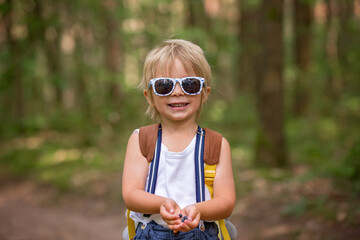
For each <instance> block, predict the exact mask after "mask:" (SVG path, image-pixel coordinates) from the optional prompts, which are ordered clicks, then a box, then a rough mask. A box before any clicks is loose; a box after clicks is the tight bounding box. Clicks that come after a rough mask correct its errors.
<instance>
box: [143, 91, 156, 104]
mask: <svg viewBox="0 0 360 240" xmlns="http://www.w3.org/2000/svg"><path fill="white" fill-rule="evenodd" d="M150 94H151V92H150V91H147V90H144V96H145V98H146V101H147V102H148V103H149V105H150V106H151V107H155V105H154V101H153V99H152V98H151V97H150V96H149V95H150Z"/></svg>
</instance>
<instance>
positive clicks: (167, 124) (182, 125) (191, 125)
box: [161, 120, 198, 133]
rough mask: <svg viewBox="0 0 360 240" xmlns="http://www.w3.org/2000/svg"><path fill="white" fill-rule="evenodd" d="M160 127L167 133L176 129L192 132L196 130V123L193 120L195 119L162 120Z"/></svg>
mask: <svg viewBox="0 0 360 240" xmlns="http://www.w3.org/2000/svg"><path fill="white" fill-rule="evenodd" d="M161 127H162V129H163V131H165V132H168V133H174V132H177V131H182V132H184V133H186V132H189V133H193V132H194V131H196V129H197V127H198V125H197V123H196V122H195V120H189V121H180V122H173V121H162V122H161Z"/></svg>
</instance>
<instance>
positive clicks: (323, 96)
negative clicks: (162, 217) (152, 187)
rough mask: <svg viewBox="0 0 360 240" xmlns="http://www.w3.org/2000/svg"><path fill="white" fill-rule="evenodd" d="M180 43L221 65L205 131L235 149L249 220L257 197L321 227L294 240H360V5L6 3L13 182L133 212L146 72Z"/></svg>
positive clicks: (4, 99) (4, 141)
mask: <svg viewBox="0 0 360 240" xmlns="http://www.w3.org/2000/svg"><path fill="white" fill-rule="evenodd" d="M169 38H183V39H186V40H190V41H192V42H194V43H196V44H198V45H199V46H201V47H202V48H203V49H204V52H205V54H206V57H207V59H208V61H209V63H210V65H211V67H212V71H213V78H212V83H213V85H212V92H211V97H210V101H209V102H208V103H207V104H206V105H207V106H205V109H204V112H203V114H202V117H201V119H200V122H199V123H200V125H202V126H206V127H210V128H212V129H214V130H217V131H219V132H221V133H222V134H223V135H224V136H225V137H226V138H227V139H228V140H229V142H230V144H231V147H232V156H233V168H234V174H235V176H234V177H235V180H236V188H237V195H238V201H239V204H238V205H237V207H236V209H235V213H236V214H238V215H236V214H235V215H236V216H238V217H239V218H242V217H243V218H246V213H247V212H246V211H247V210H246V209H248V207H249V205H246V204H245V203H244V202H241V201H242V200H241V199H246V196H250V197H255V198H256V196H257V197H258V198H257V200H259V199H262V200H263V201H260V200H259V201H258V202H257V203H258V204H260V205H261V204H263V203H264V202H265V201H266V202H272V201H271V199H272V200H273V202H274V203H275V202H277V203H278V204H279V206H278V208H276V209H277V210H278V214H279V216H280V217H279V219H280V220H279V219H278V220H277V221H288V222H291V221H290V220H289V219H292V221H294V223H298V222H299V221H300V222H308V221H310V220H311V221H312V222H311V224H310V225H309V226H308V228H306V227H305V228H301V229H300V228H299V229H297V228H291V229H290V230H289V231H285V232H284V231H281V230H280V233H278V234H280V235H281V234H282V235H283V236H285V238H284V239H306V236H307V235H306V234H305V235H304V233H305V232H307V233H308V234H310V233H309V231H310V232H311V231H312V232H311V234H310V235H311V236H312V237H311V238H309V239H321V237H322V236H326V234H327V232H328V229H331V228H334V229H337V231H340V230H341V231H340V233H339V234H340V235H338V236H339V238H337V235H336V234H335V235H334V236H335V237H334V238H333V239H343V238H340V236H342V237H343V236H348V239H356V238H357V237H359V236H360V232H359V230H355V229H359V225H360V221H359V219H360V207H359V206H360V204H359V202H360V198H359V194H360V124H359V122H360V81H359V80H360V79H359V76H360V0H342V1H340V0H283V1H281V0H267V1H261V0H241V1H236V0H223V1H220V0H203V1H200V0H195V1H191V0H174V1H170V0H156V1H148V0H104V1H100V0H93V1H91V0H77V1H70V0H64V1H44V0H28V1H19V0H0V111H1V115H0V166H1V169H0V174H1V176H2V177H1V178H0V179H2V180H5V179H6V181H3V182H9V181H10V182H11V181H13V182H14V181H15V182H16V181H19V180H18V179H21V180H26V181H28V180H30V181H32V182H35V183H36V184H39V185H42V186H43V185H46V186H48V187H50V188H54V189H56V191H57V192H58V194H59V196H60V195H64V196H66V194H68V193H69V192H73V193H74V192H75V193H78V194H80V195H83V196H88V197H93V196H101V197H102V198H106V199H107V200H109V201H111V202H113V203H121V204H122V198H121V189H120V186H121V182H120V179H121V176H120V175H121V172H122V165H123V159H124V154H125V149H126V144H127V139H128V137H129V135H130V134H131V132H132V131H133V130H134V129H136V128H138V127H140V126H142V125H145V124H150V123H151V120H150V119H148V118H147V117H146V116H145V114H144V113H145V109H146V107H147V103H146V101H145V99H144V97H143V94H142V93H141V91H140V90H138V88H137V86H138V84H139V82H140V79H141V77H142V65H143V61H144V58H145V56H146V53H147V52H148V51H149V50H150V49H151V48H153V47H154V46H155V45H156V44H158V43H160V42H161V41H163V40H165V39H169ZM119 176H120V177H119ZM114 179H116V181H117V183H114ZM271 193H272V194H271ZM259 194H260V195H259ZM259 196H260V198H259ZM250 199H251V200H252V201H250V202H255V201H256V199H254V198H250ZM244 204H245V205H244ZM249 204H250V203H249ZM259 209H260V208H259ZM253 211H256V207H255V208H254V209H253ZM259 211H260V210H259ZM254 214H255V213H254ZM255 215H256V214H255ZM266 217H267V215H266V213H265V214H264V215H263V216H261V217H259V218H263V219H266ZM313 219H317V220H316V221H315V222H316V223H317V225H316V224H315V225H316V226H317V228H315V230H314V220H313ZM248 220H249V219H248ZM258 220H259V219H258ZM236 221H238V222H239V221H242V220H235V222H236ZM269 221H271V220H269ZM255 222H256V221H254V223H255ZM306 226H307V225H306ZM339 229H340V230H339ZM260 233H261V231H260ZM260 233H259V232H258V233H255V232H254V236H255V235H256V234H260ZM289 234H290V235H291V236H292V237H291V238H290V237H289V236H290V235H289ZM314 234H315V235H316V234H317V235H316V236H318V237H316V238H313V237H314ZM346 234H348V235H346ZM0 235H1V234H0ZM256 236H257V237H259V236H260V235H256ZM261 236H262V238H259V239H270V238H265V237H264V235H261ZM304 236H305V237H304ZM355 236H356V237H355ZM278 237H279V236H278ZM351 237H354V238H351ZM250 239H258V238H255V237H254V238H250ZM274 239H280V238H274ZM327 239H330V238H327Z"/></svg>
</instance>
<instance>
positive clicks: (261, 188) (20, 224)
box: [0, 171, 360, 240]
mask: <svg viewBox="0 0 360 240" xmlns="http://www.w3.org/2000/svg"><path fill="white" fill-rule="evenodd" d="M252 174H253V172H251V171H250V172H249V171H248V172H243V174H242V176H243V177H244V178H243V179H242V181H244V182H246V179H249V176H251V175H252ZM117 180H119V179H117ZM248 183H249V184H250V182H249V181H248ZM251 184H252V185H253V186H254V187H253V188H252V189H251V191H247V192H246V194H245V193H244V194H242V196H238V202H237V205H236V207H235V210H234V213H233V216H232V218H231V221H232V222H233V223H234V224H235V226H236V227H237V229H238V238H237V239H240V240H257V239H264V240H275V239H277V240H285V239H287V240H292V239H295V240H320V239H326V240H331V239H334V240H337V239H338V240H341V239H347V240H359V239H360V208H359V206H360V205H357V206H358V207H354V206H356V204H359V202H358V198H354V199H355V200H349V198H348V196H347V195H344V194H342V193H341V192H336V191H335V190H334V189H332V187H331V186H330V185H329V182H328V181H327V180H326V179H316V180H314V181H310V182H308V183H307V184H306V185H304V184H302V185H301V186H300V185H298V184H294V183H271V182H267V181H265V180H263V179H262V180H261V179H256V180H254V179H252V181H251ZM102 187H104V188H105V187H106V186H102ZM321 194H327V196H331V197H328V198H327V200H326V201H325V200H321V199H323V198H321V197H320V198H319V196H322V195H321ZM304 196H306V197H307V200H306V201H305V200H304V199H303V197H304ZM108 199H109V198H108V197H104V196H103V195H101V194H100V195H88V194H80V193H78V192H77V193H61V194H59V192H58V191H56V190H54V189H53V188H51V187H50V186H44V185H40V184H38V183H35V182H33V181H31V180H26V179H22V180H18V179H16V180H14V179H4V178H1V182H0V240H73V239H74V240H75V239H76V240H99V239H105V240H121V239H122V236H121V234H122V230H123V229H124V227H125V217H124V209H125V207H124V206H123V204H122V202H121V200H119V199H118V198H115V199H117V200H119V201H118V202H116V201H114V200H110V201H109V200H108ZM309 199H315V200H314V201H310V200H309ZM319 199H320V200H319ZM329 199H335V200H336V201H332V200H329ZM334 202H336V204H335V205H334ZM316 204H318V205H319V206H317V205H316ZM284 206H285V207H284ZM314 206H315V207H314ZM314 209H315V210H314ZM329 209H334V211H330V213H331V214H329V213H328V212H329ZM311 210H313V211H311ZM325 210H326V211H325ZM324 212H325V213H327V214H328V215H329V216H327V214H325V213H324Z"/></svg>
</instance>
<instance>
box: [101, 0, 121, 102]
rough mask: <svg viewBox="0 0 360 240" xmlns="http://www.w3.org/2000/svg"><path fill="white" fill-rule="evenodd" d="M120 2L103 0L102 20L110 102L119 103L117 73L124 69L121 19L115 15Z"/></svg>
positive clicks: (119, 88)
mask: <svg viewBox="0 0 360 240" xmlns="http://www.w3.org/2000/svg"><path fill="white" fill-rule="evenodd" d="M119 4H121V2H119V1H115V0H107V1H105V2H104V20H105V29H106V36H105V66H106V69H107V71H108V73H109V75H108V76H109V82H110V84H109V93H110V98H111V99H110V102H113V103H119V102H120V99H121V98H122V96H123V92H122V90H121V87H120V84H119V82H118V81H119V79H118V78H117V77H118V75H119V73H121V72H123V69H124V60H123V59H124V56H123V55H124V54H123V48H122V39H121V37H120V34H121V31H120V26H121V20H120V19H119V18H116V17H115V14H116V11H118V9H119V7H118V6H119Z"/></svg>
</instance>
